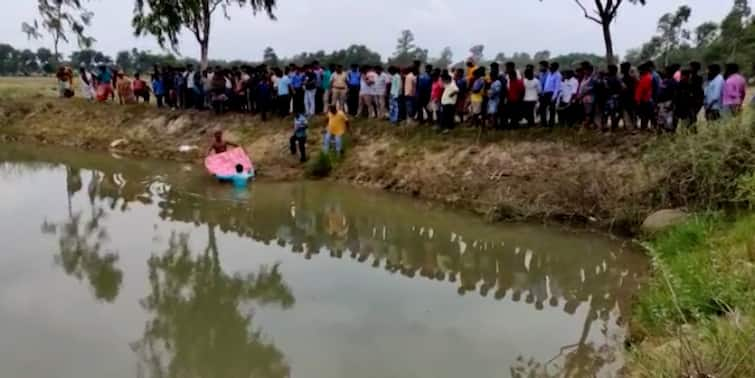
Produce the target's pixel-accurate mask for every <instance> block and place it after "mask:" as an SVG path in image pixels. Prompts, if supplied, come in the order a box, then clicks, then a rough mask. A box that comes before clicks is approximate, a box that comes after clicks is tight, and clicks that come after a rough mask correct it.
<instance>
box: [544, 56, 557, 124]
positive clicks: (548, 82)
mask: <svg viewBox="0 0 755 378" xmlns="http://www.w3.org/2000/svg"><path fill="white" fill-rule="evenodd" d="M559 67H560V66H559V64H558V63H556V62H553V63H551V66H550V72H549V73H548V76H546V79H545V85H544V86H543V94H542V103H541V104H540V124H541V125H542V126H543V127H553V126H555V125H556V105H557V104H558V98H559V96H561V79H562V77H561V72H559V71H558V69H559Z"/></svg>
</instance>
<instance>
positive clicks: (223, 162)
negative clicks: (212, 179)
mask: <svg viewBox="0 0 755 378" xmlns="http://www.w3.org/2000/svg"><path fill="white" fill-rule="evenodd" d="M236 164H241V165H242V166H243V167H244V172H248V171H249V170H250V169H252V168H254V166H253V165H252V161H251V160H249V156H247V155H246V152H244V149H243V148H240V147H237V148H234V149H231V150H228V151H226V152H223V153H222V154H214V155H210V156H208V157H207V158H206V159H204V166H205V168H207V170H208V171H209V172H210V173H211V174H213V175H220V176H229V175H233V174H235V173H236Z"/></svg>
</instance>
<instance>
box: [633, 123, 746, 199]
mask: <svg viewBox="0 0 755 378" xmlns="http://www.w3.org/2000/svg"><path fill="white" fill-rule="evenodd" d="M646 163H647V164H648V166H649V167H651V169H653V170H654V171H655V172H658V173H659V174H660V177H659V180H658V184H659V185H658V192H657V194H658V196H659V197H660V198H658V200H659V201H658V202H660V203H659V204H660V205H661V206H666V207H677V206H687V207H692V208H696V209H705V210H708V209H717V208H719V207H722V206H727V205H732V204H734V203H737V202H739V201H738V198H740V197H739V196H738V191H739V189H740V184H741V181H740V180H741V179H742V178H743V177H746V176H748V175H751V174H752V173H753V172H754V171H755V128H754V127H753V125H752V120H751V119H749V117H738V118H734V119H730V120H727V121H721V122H714V123H706V124H701V125H699V126H698V128H697V132H689V131H686V130H684V131H682V132H680V133H679V134H678V135H676V136H674V137H673V138H667V139H664V140H663V141H661V142H660V143H659V144H658V145H656V146H654V147H653V148H651V149H650V152H649V153H648V154H647V157H646ZM751 187H755V186H751ZM753 199H755V198H753ZM749 201H751V200H749ZM747 205H749V204H747Z"/></svg>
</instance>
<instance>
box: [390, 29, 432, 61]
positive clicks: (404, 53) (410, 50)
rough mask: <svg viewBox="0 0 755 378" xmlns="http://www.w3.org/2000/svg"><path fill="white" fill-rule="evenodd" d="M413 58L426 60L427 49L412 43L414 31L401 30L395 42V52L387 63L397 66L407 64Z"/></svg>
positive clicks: (413, 59)
mask: <svg viewBox="0 0 755 378" xmlns="http://www.w3.org/2000/svg"><path fill="white" fill-rule="evenodd" d="M415 60H419V61H421V62H424V61H427V50H426V49H422V48H420V47H418V46H417V45H415V44H414V33H412V31H411V30H402V31H401V35H400V36H399V38H398V41H397V42H396V52H394V53H393V57H392V58H391V59H389V61H388V63H389V64H393V65H397V66H407V65H409V64H412V62H414V61H415Z"/></svg>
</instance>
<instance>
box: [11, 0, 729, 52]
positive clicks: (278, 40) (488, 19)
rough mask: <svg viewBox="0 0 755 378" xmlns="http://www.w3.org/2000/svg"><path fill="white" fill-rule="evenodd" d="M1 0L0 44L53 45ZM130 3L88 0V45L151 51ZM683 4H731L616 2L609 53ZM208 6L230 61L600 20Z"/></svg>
mask: <svg viewBox="0 0 755 378" xmlns="http://www.w3.org/2000/svg"><path fill="white" fill-rule="evenodd" d="M2 2H3V3H5V4H3V11H2V12H0V42H5V43H10V44H12V45H14V46H16V47H17V48H32V49H36V48H38V47H42V46H46V47H51V46H52V42H51V40H50V39H49V38H47V39H45V40H41V41H28V40H27V39H26V35H25V34H23V33H21V22H22V21H27V20H32V19H34V17H35V16H36V5H35V4H36V3H37V2H36V0H2ZM585 2H586V3H592V1H590V0H585ZM133 4H134V1H133V0H91V2H90V4H89V9H91V10H92V11H94V13H95V17H94V20H93V24H92V27H91V28H90V29H89V32H90V33H91V35H92V36H93V37H95V38H96V39H97V43H96V45H95V46H94V47H95V48H96V49H98V50H101V51H104V52H106V53H108V54H110V55H115V53H116V52H117V51H119V50H123V49H130V48H132V47H137V48H139V49H149V50H153V51H159V46H158V45H157V43H155V40H154V39H153V38H152V37H149V36H147V37H140V38H136V37H134V36H133V31H132V30H133V29H132V28H131V17H132V15H133ZM459 4H463V6H461V5H459ZM683 4H687V5H689V6H690V7H691V8H692V19H691V20H690V28H693V27H694V26H697V25H698V24H700V23H702V22H704V21H709V20H713V21H720V20H721V19H722V18H723V16H724V15H725V14H726V13H728V11H729V9H730V7H731V1H730V0H687V1H684V0H650V1H649V4H648V5H647V6H645V7H640V6H634V5H631V4H627V5H624V6H623V7H622V9H621V10H620V12H619V13H620V14H619V18H618V20H617V21H616V23H615V24H614V26H613V33H614V43H615V46H616V47H615V49H616V51H617V52H618V53H619V54H622V55H623V54H624V53H625V52H626V50H627V49H629V48H632V47H636V46H638V45H640V44H641V43H643V42H644V41H646V40H648V39H649V38H650V36H652V35H653V33H655V25H656V22H657V20H658V18H659V17H660V16H661V15H662V14H663V13H666V12H671V11H674V10H675V9H676V8H678V7H679V6H680V5H683ZM217 13H218V14H216V15H215V17H214V19H213V27H212V36H211V41H210V57H211V58H220V59H229V60H230V59H244V60H258V59H260V58H261V57H262V51H263V49H264V48H265V46H268V45H269V46H273V47H274V48H275V50H276V52H277V53H278V56H280V57H285V56H291V55H293V54H295V53H299V52H302V51H316V50H321V49H322V50H325V51H331V50H334V49H340V48H344V47H346V46H348V45H350V44H354V43H358V44H365V45H367V46H368V47H370V48H371V49H373V50H376V51H378V52H379V53H380V54H381V55H382V56H383V58H384V59H385V58H386V57H388V56H390V55H391V54H392V53H393V51H394V48H395V45H396V39H397V37H398V35H399V33H400V31H401V30H403V29H411V30H412V31H413V32H414V35H415V37H416V43H417V44H418V45H419V46H421V47H423V48H427V49H429V50H430V55H431V56H437V55H438V54H439V53H440V51H441V50H442V49H443V47H445V46H450V47H451V48H452V49H453V52H454V59H456V60H460V59H462V58H464V57H466V56H467V55H468V50H469V47H470V46H472V45H474V44H480V43H481V44H484V45H485V53H486V54H485V55H486V56H488V57H492V56H495V54H496V53H498V52H505V53H506V54H507V55H511V54H512V53H513V52H516V51H526V52H529V53H534V52H535V51H539V50H545V49H547V50H550V51H551V52H552V53H553V54H560V53H567V52H577V51H579V52H594V53H598V54H603V53H604V47H603V40H602V35H601V32H600V28H599V26H598V25H597V24H595V23H594V22H592V21H588V20H586V19H585V18H584V17H583V16H582V13H581V12H580V10H579V8H578V7H577V5H575V3H574V1H572V0H544V1H542V2H540V1H537V0H463V1H462V0H379V1H366V0H279V5H278V8H277V10H276V12H275V13H276V16H277V17H278V20H277V21H271V20H269V19H267V17H266V16H264V15H263V14H260V15H258V16H257V17H256V18H253V17H252V13H251V11H250V10H249V9H245V10H240V9H238V8H233V9H232V11H231V12H230V13H231V20H230V21H228V20H225V19H224V18H223V15H222V12H217ZM76 48H77V47H76V45H75V42H74V43H72V44H70V45H68V46H64V47H62V48H61V50H62V51H64V52H66V53H69V52H70V51H71V50H75V49H76ZM198 51H199V49H198V47H197V44H196V42H195V41H194V39H193V38H192V36H191V34H189V33H184V37H183V40H182V44H181V53H182V55H185V56H192V57H198V55H199V53H198Z"/></svg>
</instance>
